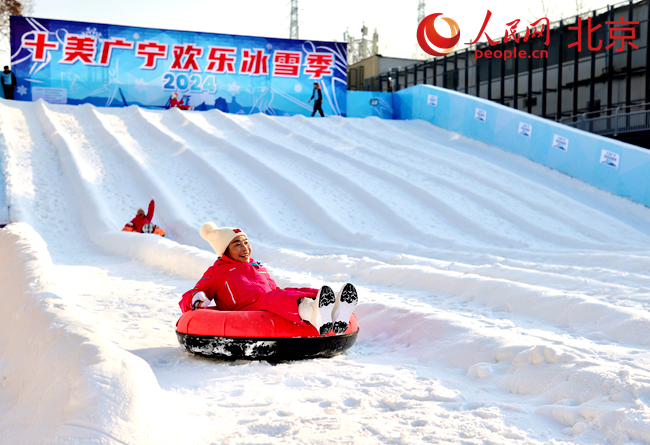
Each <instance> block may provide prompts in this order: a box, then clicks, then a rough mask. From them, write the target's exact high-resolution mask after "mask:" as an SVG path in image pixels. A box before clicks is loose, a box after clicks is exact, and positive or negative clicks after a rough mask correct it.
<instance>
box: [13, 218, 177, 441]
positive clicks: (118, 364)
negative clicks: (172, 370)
mask: <svg viewBox="0 0 650 445" xmlns="http://www.w3.org/2000/svg"><path fill="white" fill-rule="evenodd" d="M51 268H52V262H51V259H50V255H49V253H48V251H47V247H46V245H45V243H44V241H43V239H42V238H41V237H40V236H39V235H38V234H37V233H36V232H34V230H33V229H32V228H31V227H30V226H29V225H27V224H25V223H13V224H10V225H8V226H7V227H5V228H4V229H3V230H0V273H1V274H2V283H3V285H2V287H0V308H2V309H1V311H0V338H2V340H3V343H2V345H1V346H0V388H2V400H0V406H1V408H0V409H1V410H2V412H3V413H4V415H3V416H2V418H1V419H0V439H1V441H2V442H3V443H68V444H70V443H79V444H81V443H84V444H86V443H138V444H148V443H150V444H157V443H169V438H170V437H178V438H180V437H183V435H182V434H180V430H181V429H182V430H185V427H186V426H187V425H188V424H187V423H185V424H184V422H188V419H186V418H185V415H181V414H180V413H174V412H169V410H167V411H166V412H165V411H161V409H159V407H161V406H167V407H168V406H170V404H169V403H168V402H169V401H166V400H164V399H165V398H166V397H168V396H166V395H165V394H164V393H163V392H162V391H161V389H160V387H159V385H158V383H157V380H156V377H155V375H154V374H153V372H152V370H151V368H150V367H149V365H148V364H147V363H146V362H145V361H144V360H142V359H141V358H139V357H136V356H135V355H133V354H130V353H128V352H126V351H124V350H122V349H120V348H118V347H116V346H115V345H114V344H113V343H111V342H109V341H107V340H106V339H105V338H103V337H102V336H101V335H100V334H98V333H97V330H96V328H95V327H94V326H92V325H90V324H88V323H86V322H85V321H84V319H83V315H82V314H81V313H79V311H78V310H77V308H76V307H75V306H73V305H70V304H68V303H67V302H66V296H65V295H62V294H61V293H59V292H58V290H57V284H56V283H55V282H54V280H53V277H52V271H51ZM181 427H182V428H181ZM179 441H180V440H179Z"/></svg>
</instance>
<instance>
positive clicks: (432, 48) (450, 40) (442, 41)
mask: <svg viewBox="0 0 650 445" xmlns="http://www.w3.org/2000/svg"><path fill="white" fill-rule="evenodd" d="M439 15H442V12H437V13H435V14H431V15H428V16H426V17H425V18H424V19H423V20H422V21H421V22H420V25H419V26H418V31H417V37H418V43H419V44H420V48H422V51H424V52H425V53H427V54H430V55H432V56H444V55H445V54H449V53H450V52H451V51H452V50H453V49H454V47H455V46H456V45H457V44H458V41H459V40H460V28H459V27H458V24H457V23H456V22H455V21H453V20H452V19H450V18H448V17H442V19H443V20H444V21H445V22H447V24H448V25H449V29H451V37H443V36H441V35H440V34H438V32H437V31H436V27H435V25H434V22H435V21H436V18H437V17H438V16H439Z"/></svg>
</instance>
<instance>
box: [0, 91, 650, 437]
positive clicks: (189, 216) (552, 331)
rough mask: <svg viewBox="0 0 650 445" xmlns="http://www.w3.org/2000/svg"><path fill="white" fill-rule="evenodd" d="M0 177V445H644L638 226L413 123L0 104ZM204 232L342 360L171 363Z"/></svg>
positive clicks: (485, 149)
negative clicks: (342, 312)
mask: <svg viewBox="0 0 650 445" xmlns="http://www.w3.org/2000/svg"><path fill="white" fill-rule="evenodd" d="M0 155H1V156H2V158H1V161H2V167H3V172H4V175H5V180H6V184H7V200H8V202H9V203H10V205H11V218H12V221H13V223H12V224H10V225H8V226H6V227H5V228H4V229H2V230H0V274H2V275H1V276H2V286H0V443H7V444H134V445H135V444H138V445H141V444H180V443H187V444H233V445H234V444H305V443H309V444H378V443H380V444H394V443H395V444H416V443H441V444H447V443H450V444H477V445H478V444H541V443H556V444H559V443H567V444H569V443H575V444H605V443H611V444H628V443H634V444H637V443H639V444H640V443H650V409H649V406H648V405H649V404H650V371H649V370H650V316H649V315H648V309H649V308H650V272H649V271H650V254H649V250H650V209H648V208H646V207H644V206H641V205H638V204H634V203H632V202H631V201H628V200H626V199H623V198H620V197H617V196H613V195H611V194H608V193H606V192H603V191H600V190H597V189H594V188H593V187H591V186H588V185H585V184H584V183H582V182H579V181H577V180H575V179H572V178H570V177H568V176H565V175H563V174H560V173H558V172H555V171H553V170H550V169H547V168H545V167H542V166H540V165H537V164H535V163H533V162H530V161H528V160H526V159H523V158H521V157H518V156H515V155H512V154H510V153H507V152H504V151H501V150H499V149H496V148H494V147H491V146H487V145H485V144H482V143H478V142H476V141H473V140H470V139H466V138H463V137H461V136H459V135H457V134H454V133H450V132H447V131H444V130H441V129H439V128H437V127H434V126H432V125H430V124H429V123H427V122H424V121H417V120H415V121H386V120H379V119H377V118H368V119H345V118H340V117H328V118H324V119H323V118H313V119H310V118H305V117H301V116H294V117H270V116H266V115H262V114H257V115H252V116H243V115H232V114H223V113H221V112H219V111H216V110H213V111H209V112H182V111H180V110H169V111H162V110H161V111H153V110H145V109H140V108H137V107H128V108H124V109H105V108H94V107H92V106H90V105H83V106H66V105H50V104H46V103H44V102H42V101H39V102H36V103H26V102H9V101H0ZM604 168H607V167H604ZM151 197H154V198H155V201H156V212H155V216H154V221H153V222H154V224H157V225H159V226H161V227H162V228H164V229H165V230H166V231H167V237H166V238H161V237H158V236H155V235H143V234H133V233H125V232H121V228H122V227H123V225H124V224H125V223H126V222H128V221H129V220H131V219H132V218H133V217H134V216H135V212H136V210H137V208H138V207H143V208H146V206H147V204H148V202H149V200H150V199H151ZM206 221H214V222H215V223H216V224H217V225H219V226H229V227H239V228H241V229H242V230H244V231H245V232H246V233H247V235H248V237H249V239H250V241H251V244H252V247H253V258H255V259H256V260H258V261H261V262H263V263H264V264H265V265H266V266H267V267H268V269H269V270H270V272H271V274H272V276H273V277H274V278H275V280H276V281H277V282H278V284H279V285H280V286H282V287H320V286H321V285H324V284H327V285H330V286H331V287H333V288H334V289H335V291H336V290H338V289H339V288H340V287H341V286H342V285H343V284H345V283H346V282H351V283H354V284H355V285H356V286H357V289H358V290H359V294H360V304H359V306H358V307H357V310H356V315H357V317H358V322H359V326H360V333H359V337H358V340H357V343H356V344H355V346H354V347H353V348H352V349H351V350H349V351H348V352H347V353H346V354H343V355H340V356H337V357H335V358H331V359H318V360H306V361H297V362H286V363H279V364H271V363H267V362H264V361H262V362H248V361H239V362H225V361H219V360H210V359H205V358H200V357H197V356H194V355H191V354H189V353H187V352H185V351H183V350H182V349H181V347H180V346H179V344H178V341H177V339H176V335H175V322H176V320H177V319H178V317H179V316H180V309H179V307H178V301H179V300H180V296H181V294H182V293H183V292H184V291H186V290H188V289H190V288H192V287H193V285H194V283H195V282H196V281H197V280H198V279H199V278H200V277H201V275H202V273H203V272H204V271H205V269H206V268H207V267H208V266H209V265H210V264H212V262H214V261H215V260H216V255H215V253H214V252H212V251H211V249H210V246H209V245H208V244H207V242H205V241H204V240H202V239H201V237H200V236H199V231H198V229H199V227H200V226H201V224H202V223H204V222H206Z"/></svg>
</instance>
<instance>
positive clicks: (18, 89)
mask: <svg viewBox="0 0 650 445" xmlns="http://www.w3.org/2000/svg"><path fill="white" fill-rule="evenodd" d="M16 91H17V92H18V94H20V95H21V96H24V95H25V94H27V88H25V87H24V86H23V85H21V86H19V87H18V88H16Z"/></svg>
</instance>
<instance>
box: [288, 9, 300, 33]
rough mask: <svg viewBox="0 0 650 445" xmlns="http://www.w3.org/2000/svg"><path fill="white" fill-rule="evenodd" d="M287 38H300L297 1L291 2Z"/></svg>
mask: <svg viewBox="0 0 650 445" xmlns="http://www.w3.org/2000/svg"><path fill="white" fill-rule="evenodd" d="M289 38H290V39H299V38H300V37H298V0H291V27H290V29H289Z"/></svg>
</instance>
